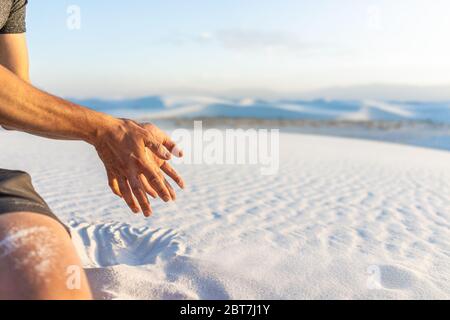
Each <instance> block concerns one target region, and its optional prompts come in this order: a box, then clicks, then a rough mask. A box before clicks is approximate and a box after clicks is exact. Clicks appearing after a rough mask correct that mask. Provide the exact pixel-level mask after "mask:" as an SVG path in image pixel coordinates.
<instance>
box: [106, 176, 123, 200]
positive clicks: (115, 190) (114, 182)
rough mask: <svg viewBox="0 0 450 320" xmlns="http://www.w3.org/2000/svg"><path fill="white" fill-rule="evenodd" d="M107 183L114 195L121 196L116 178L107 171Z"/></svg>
mask: <svg viewBox="0 0 450 320" xmlns="http://www.w3.org/2000/svg"><path fill="white" fill-rule="evenodd" d="M108 184H109V187H110V188H111V190H112V192H113V193H114V194H115V195H116V196H118V197H121V198H123V196H122V193H121V192H120V189H119V182H118V180H117V178H116V177H114V176H113V175H112V174H110V173H109V172H108Z"/></svg>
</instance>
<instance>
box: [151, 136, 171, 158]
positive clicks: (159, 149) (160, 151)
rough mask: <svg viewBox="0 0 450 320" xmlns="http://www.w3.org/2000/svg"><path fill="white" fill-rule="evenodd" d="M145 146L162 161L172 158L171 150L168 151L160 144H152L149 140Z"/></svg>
mask: <svg viewBox="0 0 450 320" xmlns="http://www.w3.org/2000/svg"><path fill="white" fill-rule="evenodd" d="M145 146H146V147H147V148H149V149H150V150H151V151H152V152H153V153H154V154H155V155H156V156H157V157H159V158H161V159H162V160H170V159H171V158H172V155H171V154H170V152H169V150H167V149H166V147H165V146H164V145H162V144H161V143H159V142H152V141H150V140H149V141H146V142H145Z"/></svg>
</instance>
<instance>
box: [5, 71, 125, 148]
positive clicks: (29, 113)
mask: <svg viewBox="0 0 450 320" xmlns="http://www.w3.org/2000/svg"><path fill="white" fill-rule="evenodd" d="M0 84H1V85H0V125H2V126H5V127H8V128H13V129H15V130H18V131H24V132H28V133H31V134H35V135H41V136H45V137H51V138H58V139H67V140H84V141H87V142H89V143H94V140H95V139H96V138H97V137H98V136H99V135H100V134H102V131H106V130H107V127H109V126H113V125H114V124H115V122H117V120H116V119H114V118H113V117H110V116H108V115H105V114H103V113H100V112H96V111H93V110H90V109H88V108H84V107H81V106H79V105H76V104H73V103H70V102H68V101H66V100H63V99H60V98H57V97H54V96H52V95H50V94H47V93H45V92H43V91H40V90H38V89H36V88H34V87H33V86H31V85H30V84H28V83H27V82H25V81H23V80H21V79H20V78H18V77H17V76H16V75H14V74H13V73H11V72H10V71H9V70H7V69H6V68H4V67H2V66H0Z"/></svg>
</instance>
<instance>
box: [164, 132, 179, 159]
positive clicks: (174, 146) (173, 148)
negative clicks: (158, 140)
mask: <svg viewBox="0 0 450 320" xmlns="http://www.w3.org/2000/svg"><path fill="white" fill-rule="evenodd" d="M164 146H165V147H166V148H167V150H169V151H170V152H171V153H172V154H173V155H174V156H175V157H177V158H181V157H183V150H181V149H180V148H178V146H177V144H176V143H175V142H174V141H173V140H172V139H170V138H169V137H167V138H166V140H165V141H164Z"/></svg>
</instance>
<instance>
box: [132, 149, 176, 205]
mask: <svg viewBox="0 0 450 320" xmlns="http://www.w3.org/2000/svg"><path fill="white" fill-rule="evenodd" d="M139 159H147V160H148V156H147V154H146V153H145V152H144V153H142V154H139ZM137 164H138V167H139V169H140V172H141V173H142V174H143V175H144V176H145V178H146V179H147V181H148V183H149V184H150V186H151V187H152V188H153V190H155V191H156V193H157V194H158V195H159V196H160V197H161V199H163V200H164V201H165V202H169V201H170V193H169V191H168V190H167V188H166V186H165V184H164V182H163V181H162V179H161V177H160V176H159V172H160V169H159V168H157V169H156V170H154V169H153V168H152V166H150V165H149V164H148V163H147V162H142V161H139V162H137Z"/></svg>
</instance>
